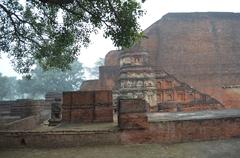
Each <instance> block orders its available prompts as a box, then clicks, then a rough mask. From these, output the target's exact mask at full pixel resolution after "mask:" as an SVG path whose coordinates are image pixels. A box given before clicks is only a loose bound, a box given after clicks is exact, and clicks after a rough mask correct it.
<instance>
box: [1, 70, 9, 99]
mask: <svg viewBox="0 0 240 158" xmlns="http://www.w3.org/2000/svg"><path fill="white" fill-rule="evenodd" d="M7 85H8V78H7V77H6V76H2V74H1V73H0V100H2V99H3V98H4V97H6V96H7V94H8V87H7Z"/></svg>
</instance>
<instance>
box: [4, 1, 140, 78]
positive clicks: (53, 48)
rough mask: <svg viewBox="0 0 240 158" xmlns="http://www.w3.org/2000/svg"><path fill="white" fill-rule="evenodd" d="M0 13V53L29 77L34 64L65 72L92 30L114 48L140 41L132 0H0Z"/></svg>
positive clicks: (136, 8) (136, 5)
mask: <svg viewBox="0 0 240 158" xmlns="http://www.w3.org/2000/svg"><path fill="white" fill-rule="evenodd" d="M0 15H1V16H0V52H5V53H7V54H8V55H9V57H11V60H12V63H13V65H14V67H15V70H16V71H17V72H20V73H29V72H30V70H31V69H32V66H33V65H34V64H35V63H39V64H40V66H41V67H42V68H43V69H51V68H59V69H61V70H66V69H68V68H70V63H71V62H73V61H74V60H75V59H76V57H77V55H78V54H79V50H80V48H81V47H83V46H84V47H86V46H88V44H89V42H90V39H89V36H90V34H91V33H93V32H96V31H97V29H103V30H104V32H105V33H104V37H110V38H111V39H112V40H113V42H114V44H115V46H118V47H130V46H131V45H132V44H133V43H134V42H136V41H137V40H138V39H139V38H140V37H142V34H141V33H139V32H140V28H139V24H138V22H137V19H138V18H139V17H141V16H142V15H143V10H141V7H140V3H139V2H137V1H135V0H26V3H20V2H19V1H18V0H1V1H0Z"/></svg>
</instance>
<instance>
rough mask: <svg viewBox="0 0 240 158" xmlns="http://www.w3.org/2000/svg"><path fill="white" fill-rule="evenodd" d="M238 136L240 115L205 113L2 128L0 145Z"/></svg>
mask: <svg viewBox="0 0 240 158" xmlns="http://www.w3.org/2000/svg"><path fill="white" fill-rule="evenodd" d="M128 127H131V126H128ZM133 127H135V126H133ZM238 137H240V116H239V115H238V116H237V115H235V116H234V115H232V116H231V115H229V116H228V117H213V118H204V117H203V118H201V119H190V120H184V119H180V120H161V121H154V122H152V121H151V120H150V122H149V126H148V128H146V129H136V128H132V129H131V128H128V129H121V130H116V129H115V130H105V131H104V130H102V131H96V130H93V131H76V130H74V129H73V130H66V131H46V132H33V131H25V132H20V131H12V132H11V131H5V132H4V131H0V147H5V148H7V147H22V146H27V147H73V146H81V145H83V146H84V145H105V144H139V143H176V142H189V141H203V140H216V139H229V138H238Z"/></svg>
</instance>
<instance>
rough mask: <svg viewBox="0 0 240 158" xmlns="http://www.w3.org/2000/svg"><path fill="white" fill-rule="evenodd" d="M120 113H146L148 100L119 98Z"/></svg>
mask: <svg viewBox="0 0 240 158" xmlns="http://www.w3.org/2000/svg"><path fill="white" fill-rule="evenodd" d="M118 108H119V113H120V114H123V113H144V112H146V111H147V108H146V102H145V101H144V100H142V99H122V100H119V107H118Z"/></svg>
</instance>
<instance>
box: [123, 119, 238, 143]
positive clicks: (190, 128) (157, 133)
mask: <svg viewBox="0 0 240 158" xmlns="http://www.w3.org/2000/svg"><path fill="white" fill-rule="evenodd" d="M235 137H240V116H238V117H236V116H235V117H227V118H224V117H223V118H212V119H192V120H175V121H160V122H150V123H149V128H148V129H146V130H125V131H123V132H122V133H121V140H122V143H124V144H132V143H134V144H135V143H176V142H187V141H203V140H214V139H228V138H235Z"/></svg>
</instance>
